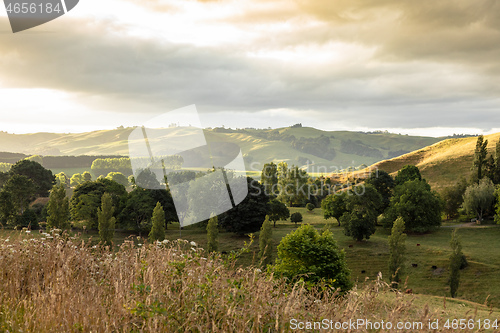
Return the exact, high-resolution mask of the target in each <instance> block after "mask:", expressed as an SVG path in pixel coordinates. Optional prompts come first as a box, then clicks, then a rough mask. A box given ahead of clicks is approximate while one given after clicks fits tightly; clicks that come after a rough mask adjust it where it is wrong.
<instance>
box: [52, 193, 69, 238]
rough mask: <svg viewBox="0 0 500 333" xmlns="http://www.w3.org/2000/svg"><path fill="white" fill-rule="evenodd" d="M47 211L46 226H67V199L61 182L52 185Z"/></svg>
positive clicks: (65, 227)
mask: <svg viewBox="0 0 500 333" xmlns="http://www.w3.org/2000/svg"><path fill="white" fill-rule="evenodd" d="M47 213H48V215H47V226H48V227H49V228H56V229H68V228H69V201H68V198H67V197H66V190H65V189H64V185H63V184H61V185H54V187H52V191H50V196H49V203H48V205H47Z"/></svg>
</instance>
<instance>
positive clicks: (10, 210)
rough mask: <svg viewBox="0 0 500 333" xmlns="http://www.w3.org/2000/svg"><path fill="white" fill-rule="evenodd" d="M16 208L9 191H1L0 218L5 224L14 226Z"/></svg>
mask: <svg viewBox="0 0 500 333" xmlns="http://www.w3.org/2000/svg"><path fill="white" fill-rule="evenodd" d="M15 216H16V208H15V207H14V203H13V200H12V194H11V193H10V192H8V191H5V190H1V191H0V218H1V221H2V222H3V223H6V224H14V219H15Z"/></svg>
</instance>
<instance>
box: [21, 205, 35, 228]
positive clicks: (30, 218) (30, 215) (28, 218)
mask: <svg viewBox="0 0 500 333" xmlns="http://www.w3.org/2000/svg"><path fill="white" fill-rule="evenodd" d="M16 226H17V227H22V228H24V227H26V228H31V229H38V216H37V215H36V213H35V211H34V210H33V209H31V208H28V209H26V210H25V211H24V212H23V213H22V215H16Z"/></svg>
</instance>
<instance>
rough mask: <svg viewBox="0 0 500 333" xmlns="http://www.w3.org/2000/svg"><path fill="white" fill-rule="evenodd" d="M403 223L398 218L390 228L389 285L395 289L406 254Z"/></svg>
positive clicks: (401, 272)
mask: <svg viewBox="0 0 500 333" xmlns="http://www.w3.org/2000/svg"><path fill="white" fill-rule="evenodd" d="M404 231H405V221H403V219H402V218H401V217H398V218H397V219H396V221H394V225H393V226H392V232H391V235H390V236H389V273H390V279H391V285H392V287H393V288H397V287H398V285H399V280H401V277H402V276H403V273H404V263H405V253H406V244H405V242H406V234H405V233H404Z"/></svg>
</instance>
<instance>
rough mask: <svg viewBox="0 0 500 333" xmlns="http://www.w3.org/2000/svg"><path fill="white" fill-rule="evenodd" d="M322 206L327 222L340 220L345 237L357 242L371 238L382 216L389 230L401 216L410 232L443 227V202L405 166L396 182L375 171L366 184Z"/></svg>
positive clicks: (328, 199) (332, 197)
mask: <svg viewBox="0 0 500 333" xmlns="http://www.w3.org/2000/svg"><path fill="white" fill-rule="evenodd" d="M321 207H322V208H323V214H324V218H325V219H329V218H335V219H337V221H338V223H339V225H342V226H343V227H344V231H345V234H346V235H348V236H352V237H353V238H354V239H356V240H358V241H361V240H363V239H369V238H370V236H371V235H372V234H373V233H374V232H375V226H376V224H377V223H378V220H379V216H380V215H381V214H383V215H382V219H381V221H382V222H383V225H384V226H385V227H386V228H392V226H393V224H394V221H396V220H397V219H398V218H399V217H401V218H402V219H403V222H404V224H405V230H406V231H410V232H427V231H431V230H433V229H434V228H435V227H438V226H439V225H440V224H441V201H440V199H439V197H438V195H437V194H436V193H434V192H433V191H431V187H430V185H429V184H428V183H427V182H426V181H425V180H424V179H422V176H421V175H420V171H419V169H418V168H417V167H416V166H412V165H407V166H405V167H403V168H402V169H401V170H400V171H399V172H398V174H397V176H396V177H395V178H394V179H393V178H392V177H391V176H390V175H389V174H388V173H387V172H384V171H374V172H372V174H371V175H370V177H369V178H368V179H367V180H366V181H365V184H363V185H358V186H356V187H353V188H352V189H349V190H347V191H344V192H337V193H334V194H331V195H329V196H327V197H326V198H325V199H324V200H323V201H322V203H321Z"/></svg>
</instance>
